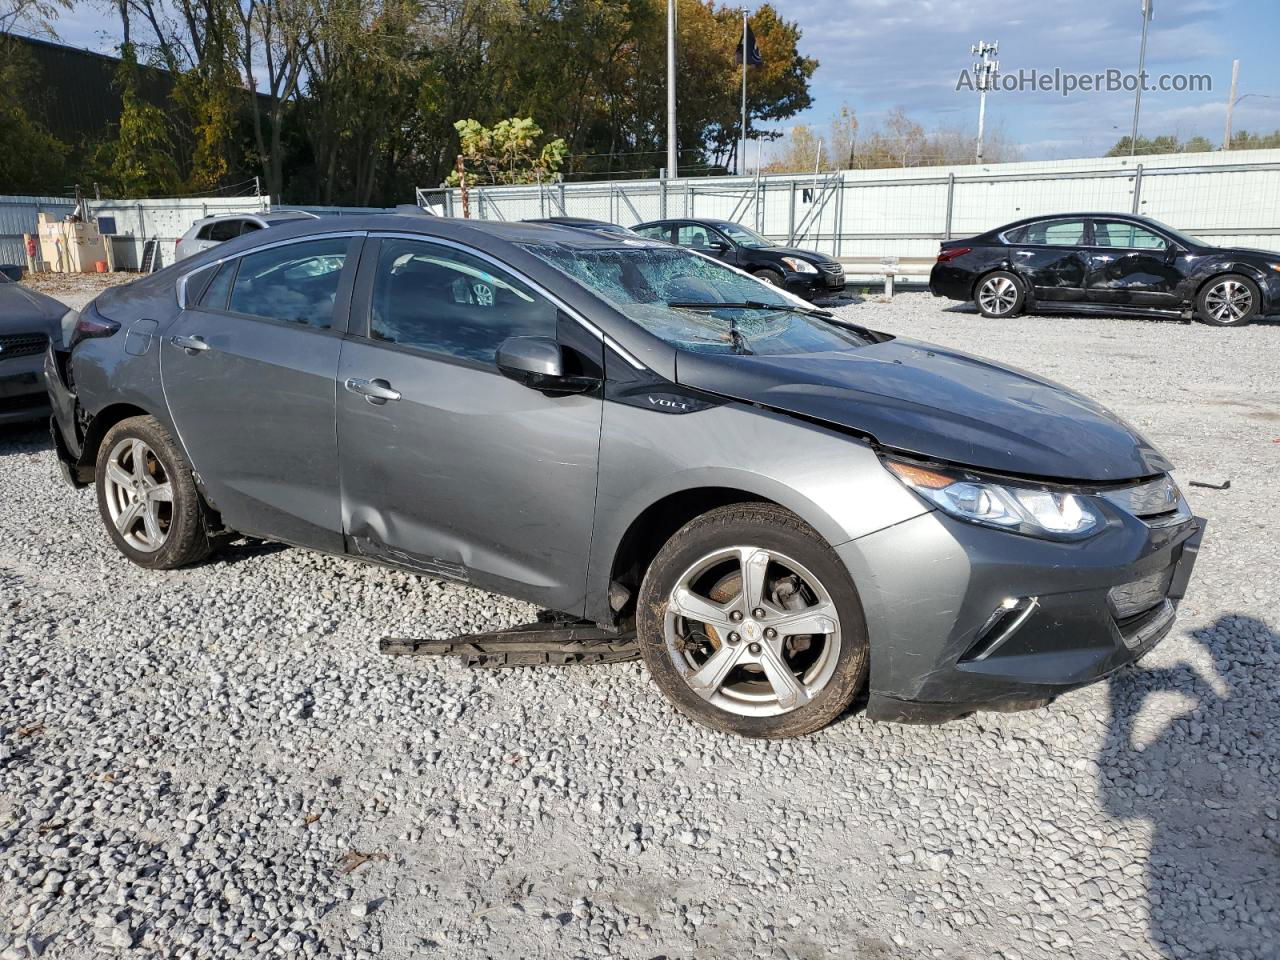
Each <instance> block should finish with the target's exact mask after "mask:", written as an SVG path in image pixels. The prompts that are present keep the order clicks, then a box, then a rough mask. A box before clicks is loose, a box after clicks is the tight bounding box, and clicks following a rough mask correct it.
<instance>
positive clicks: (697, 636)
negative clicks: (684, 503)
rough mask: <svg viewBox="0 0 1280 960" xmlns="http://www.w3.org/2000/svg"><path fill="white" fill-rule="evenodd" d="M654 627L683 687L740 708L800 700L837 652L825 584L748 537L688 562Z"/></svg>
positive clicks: (821, 679) (784, 709) (825, 676)
mask: <svg viewBox="0 0 1280 960" xmlns="http://www.w3.org/2000/svg"><path fill="white" fill-rule="evenodd" d="M664 632H665V640H666V645H667V653H668V655H669V656H670V658H671V662H672V663H673V664H674V665H675V667H676V670H677V671H679V673H680V674H681V676H683V678H684V681H685V682H686V683H687V684H688V685H689V688H690V689H691V690H693V692H694V693H696V694H697V695H698V696H700V697H702V698H703V699H704V700H706V701H708V702H709V703H711V704H712V705H714V706H716V707H718V708H720V709H722V710H725V711H727V712H729V713H733V714H737V715H739V716H746V717H767V716H777V715H779V714H783V713H789V712H790V711H792V710H797V709H799V708H801V707H803V706H805V705H806V704H807V703H809V702H810V701H811V700H812V699H813V698H814V697H815V696H817V694H818V693H819V692H820V691H821V690H822V689H823V688H824V687H825V686H826V685H827V683H828V682H830V680H831V677H832V675H833V674H834V673H835V669H836V666H837V661H838V660H839V656H840V614H839V613H838V611H837V610H836V605H835V603H834V602H833V600H832V598H831V594H830V593H829V592H828V591H827V589H826V587H825V586H823V584H822V583H821V582H820V581H819V580H818V578H817V577H815V576H814V575H813V574H812V573H811V572H810V571H809V570H807V569H806V568H805V567H803V566H802V565H800V564H799V563H797V562H796V561H795V560H792V559H791V558H790V557H787V556H786V555H784V554H781V553H779V552H777V551H772V550H767V549H764V548H763V547H758V546H734V547H728V548H726V549H722V550H717V551H716V552H714V553H711V554H708V555H707V556H705V557H703V558H702V559H700V560H698V561H697V562H696V563H695V564H693V565H692V566H691V567H689V569H688V570H686V571H685V572H684V573H683V574H682V575H681V576H680V578H679V579H678V580H677V581H676V585H675V587H674V588H673V589H672V591H671V594H670V596H669V598H668V601H667V611H666V616H665V621H664Z"/></svg>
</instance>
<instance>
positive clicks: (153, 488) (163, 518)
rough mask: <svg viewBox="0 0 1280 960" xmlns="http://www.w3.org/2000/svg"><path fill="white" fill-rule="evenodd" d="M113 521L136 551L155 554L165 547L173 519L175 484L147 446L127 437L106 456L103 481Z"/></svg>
mask: <svg viewBox="0 0 1280 960" xmlns="http://www.w3.org/2000/svg"><path fill="white" fill-rule="evenodd" d="M103 484H104V488H105V493H106V502H107V512H108V513H109V514H110V516H111V522H112V523H114V524H115V527H116V530H117V531H118V532H119V534H120V536H121V537H122V538H123V539H124V541H125V543H127V544H128V545H129V546H131V547H133V549H135V550H138V551H141V552H143V553H154V552H155V551H157V550H159V549H160V548H161V547H162V546H164V542H165V540H166V539H168V536H169V527H170V525H171V524H172V520H173V485H172V484H171V483H170V481H169V477H168V475H167V474H166V473H165V469H164V465H163V464H162V463H161V462H160V460H159V458H158V457H157V456H156V455H155V451H153V450H152V449H151V448H150V447H149V446H147V444H146V443H144V442H143V441H142V440H139V439H138V438H137V437H125V438H124V439H122V440H121V441H120V442H119V443H117V444H116V445H115V446H114V447H112V448H111V453H110V454H109V455H108V456H107V469H106V477H105V478H104V480H103Z"/></svg>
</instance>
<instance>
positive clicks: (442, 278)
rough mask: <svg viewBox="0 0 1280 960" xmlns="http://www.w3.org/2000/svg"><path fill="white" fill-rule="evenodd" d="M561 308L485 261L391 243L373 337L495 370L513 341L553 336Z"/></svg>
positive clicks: (373, 314) (415, 243) (375, 304)
mask: <svg viewBox="0 0 1280 960" xmlns="http://www.w3.org/2000/svg"><path fill="white" fill-rule="evenodd" d="M557 315H558V311H557V309H556V307H555V305H554V304H552V303H551V302H550V301H548V300H545V299H544V298H543V297H541V296H539V295H538V294H536V293H534V292H533V291H532V290H531V289H529V288H528V287H527V286H526V285H525V284H523V283H521V282H520V281H519V280H517V279H516V278H515V277H513V276H511V275H510V274H508V273H506V272H505V271H503V270H500V269H497V268H495V267H494V266H493V265H491V264H490V263H488V262H487V261H484V260H481V259H480V258H479V257H474V256H471V255H470V254H467V253H464V252H462V251H461V250H455V249H453V248H452V247H444V246H439V245H437V244H433V243H428V242H426V241H421V240H401V239H393V238H388V239H385V240H383V241H382V247H381V250H380V251H379V253H378V266H377V272H376V274H375V276H374V282H373V297H372V301H371V310H370V316H369V335H370V337H372V338H373V339H374V340H382V341H384V342H387V343H398V344H402V345H404V346H409V347H417V348H418V349H420V350H428V351H430V352H432V353H439V354H443V355H445V356H448V357H454V358H457V359H460V360H470V361H474V362H478V363H483V364H488V365H493V364H494V362H495V357H496V355H497V352H498V346H499V344H501V343H502V341H503V340H506V339H507V338H508V337H554V336H555V335H556V321H557Z"/></svg>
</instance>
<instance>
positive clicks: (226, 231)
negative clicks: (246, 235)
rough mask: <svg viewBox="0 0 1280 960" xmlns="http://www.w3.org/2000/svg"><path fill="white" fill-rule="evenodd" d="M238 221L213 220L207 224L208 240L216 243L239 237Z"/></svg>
mask: <svg viewBox="0 0 1280 960" xmlns="http://www.w3.org/2000/svg"><path fill="white" fill-rule="evenodd" d="M240 222H241V221H240V220H215V221H214V222H213V223H211V224H209V239H210V240H213V241H214V242H216V243H222V242H223V241H225V240H234V239H235V238H236V237H238V236H240Z"/></svg>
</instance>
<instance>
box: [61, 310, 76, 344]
mask: <svg viewBox="0 0 1280 960" xmlns="http://www.w3.org/2000/svg"><path fill="white" fill-rule="evenodd" d="M79 322H80V311H79V310H68V311H67V312H66V313H64V314H63V315H62V319H61V320H60V321H58V325H59V326H60V327H61V328H62V349H63V350H68V349H70V347H71V334H73V333H74V332H75V329H76V324H77V323H79Z"/></svg>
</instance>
